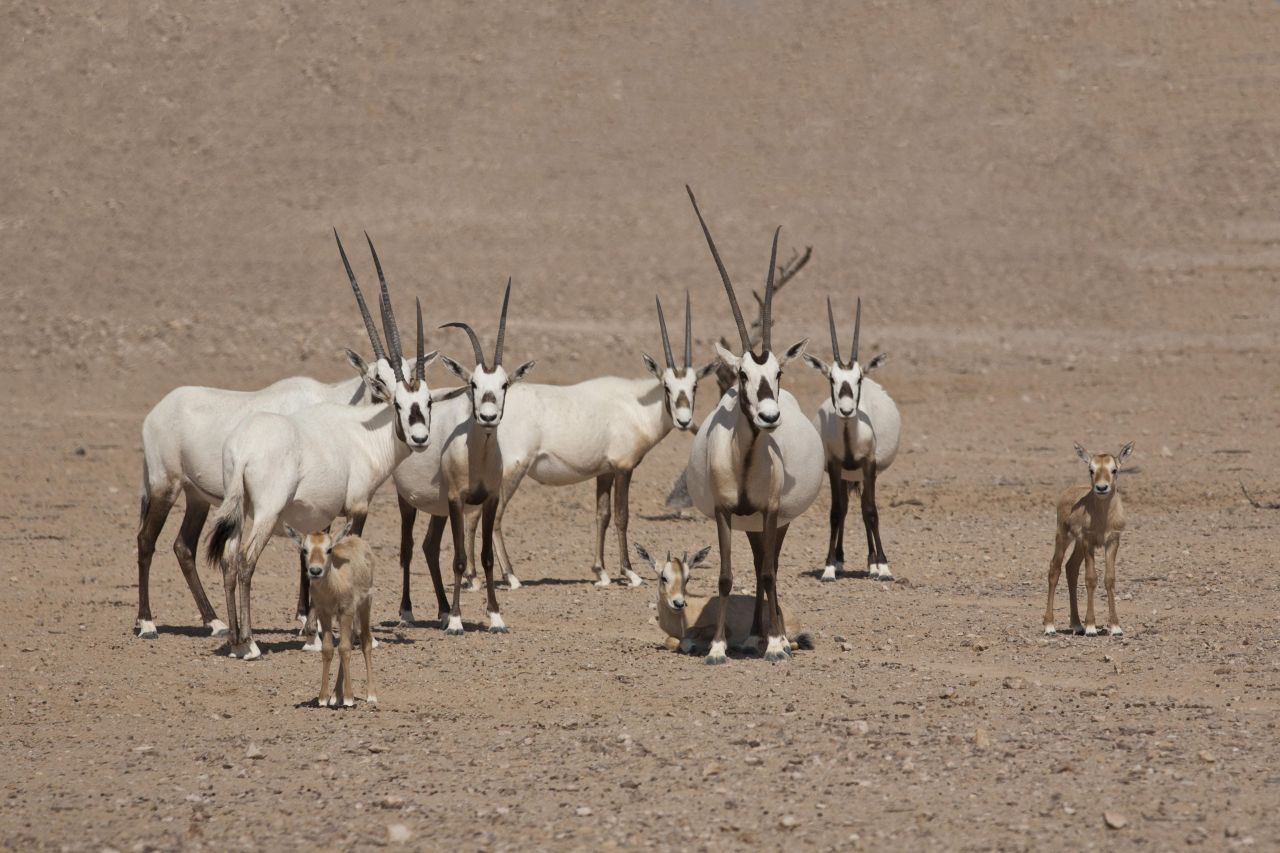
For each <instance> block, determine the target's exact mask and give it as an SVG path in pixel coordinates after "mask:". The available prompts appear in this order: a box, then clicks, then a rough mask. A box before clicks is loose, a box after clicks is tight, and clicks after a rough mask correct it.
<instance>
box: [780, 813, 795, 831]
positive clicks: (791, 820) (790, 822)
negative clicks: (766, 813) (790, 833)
mask: <svg viewBox="0 0 1280 853" xmlns="http://www.w3.org/2000/svg"><path fill="white" fill-rule="evenodd" d="M778 824H779V825H780V826H781V827H782V828H783V829H795V828H796V827H797V826H799V825H800V818H798V817H796V816H795V815H790V814H784V815H783V816H782V819H781V820H779V821H778Z"/></svg>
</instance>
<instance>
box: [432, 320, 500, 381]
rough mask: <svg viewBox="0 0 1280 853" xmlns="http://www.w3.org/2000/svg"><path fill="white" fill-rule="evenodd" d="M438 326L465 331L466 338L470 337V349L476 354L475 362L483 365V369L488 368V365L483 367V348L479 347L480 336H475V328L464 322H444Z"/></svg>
mask: <svg viewBox="0 0 1280 853" xmlns="http://www.w3.org/2000/svg"><path fill="white" fill-rule="evenodd" d="M440 328H442V329H461V330H462V331H464V332H466V333H467V337H468V338H471V349H472V351H473V352H475V355H476V364H478V365H480V366H481V367H484V369H485V370H488V369H489V368H488V367H485V363H484V350H483V349H481V348H480V338H479V337H477V336H476V330H475V329H473V328H471V327H470V326H468V325H467V324H466V323H445V324H444V325H443V326H441V327H440Z"/></svg>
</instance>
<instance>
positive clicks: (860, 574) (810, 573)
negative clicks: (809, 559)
mask: <svg viewBox="0 0 1280 853" xmlns="http://www.w3.org/2000/svg"><path fill="white" fill-rule="evenodd" d="M822 572H823V569H822V568H817V569H807V570H805V571H803V572H801V573H800V574H801V576H802V577H807V578H821V577H822ZM836 577H837V578H857V579H861V580H866V579H868V578H870V579H871V580H880V578H872V577H871V573H870V572H868V571H867V570H866V569H856V570H854V571H849V570H848V569H841V570H840V571H838V572H836ZM885 582H886V583H893V581H890V580H888V579H887V578H886V579H885Z"/></svg>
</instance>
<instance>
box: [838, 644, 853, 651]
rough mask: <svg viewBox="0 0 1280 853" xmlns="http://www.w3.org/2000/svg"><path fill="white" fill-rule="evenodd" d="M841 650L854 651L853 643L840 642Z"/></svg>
mask: <svg viewBox="0 0 1280 853" xmlns="http://www.w3.org/2000/svg"><path fill="white" fill-rule="evenodd" d="M840 651H842V652H851V651H853V643H840Z"/></svg>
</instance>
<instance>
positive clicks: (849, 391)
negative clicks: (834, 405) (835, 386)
mask: <svg viewBox="0 0 1280 853" xmlns="http://www.w3.org/2000/svg"><path fill="white" fill-rule="evenodd" d="M837 396H840V397H852V396H853V386H852V385H850V384H849V383H848V382H841V383H840V393H839V394H838V395H837Z"/></svg>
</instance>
